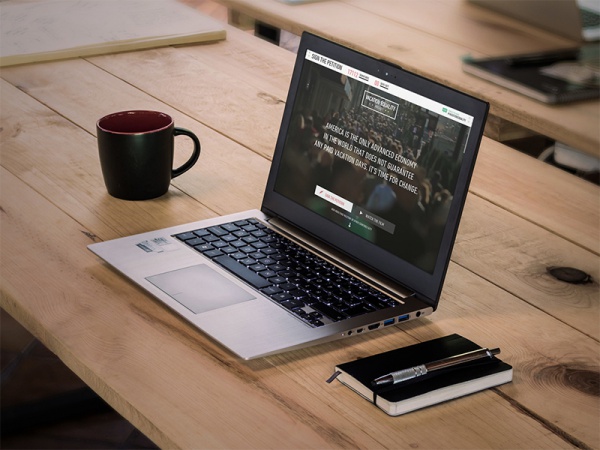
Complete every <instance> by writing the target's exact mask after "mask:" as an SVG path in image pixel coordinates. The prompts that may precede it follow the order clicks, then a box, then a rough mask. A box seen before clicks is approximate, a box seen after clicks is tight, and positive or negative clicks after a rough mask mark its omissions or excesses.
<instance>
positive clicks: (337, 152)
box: [89, 33, 488, 359]
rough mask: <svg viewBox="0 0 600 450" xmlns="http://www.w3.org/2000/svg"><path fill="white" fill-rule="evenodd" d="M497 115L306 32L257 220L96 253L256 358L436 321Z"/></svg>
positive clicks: (123, 242)
mask: <svg viewBox="0 0 600 450" xmlns="http://www.w3.org/2000/svg"><path fill="white" fill-rule="evenodd" d="M487 111H488V104H487V103H485V102H483V101H481V100H478V99H476V98H473V97H470V96H468V95H466V94H463V93H460V92H458V91H455V90H453V89H450V88H448V87H445V86H442V85H440V84H437V83H435V82H433V81H430V80H427V79H425V78H422V77H419V76H417V75H414V74H412V73H409V72H408V71H406V70H403V69H401V68H400V67H397V66H394V65H391V64H389V63H386V62H384V61H381V60H377V59H373V58H371V57H368V56H366V55H363V54H361V53H358V52H356V51H353V50H350V49H348V48H345V47H342V46H340V45H338V44H335V43H333V42H329V41H327V40H325V39H322V38H320V37H317V36H315V35H312V34H308V33H305V34H303V36H302V39H301V42H300V47H299V50H298V56H297V60H296V64H295V68H294V72H293V75H292V80H291V85H290V90H289V94H288V98H287V103H286V107H285V111H284V114H283V119H282V124H281V128H280V133H279V137H278V140H277V144H276V148H275V152H274V156H273V162H272V167H271V170H270V173H269V178H268V181H267V185H266V188H265V193H264V198H263V202H262V206H261V209H260V210H252V211H246V212H241V213H238V214H234V215H230V216H225V217H216V218H213V219H209V220H203V221H200V222H196V223H190V224H186V225H180V226H176V227H172V228H166V229H162V230H158V231H153V232H149V233H144V234H140V235H135V236H129V237H125V238H121V239H116V240H112V241H107V242H102V243H97V244H92V245H90V246H89V248H90V250H92V251H93V252H94V253H96V254H97V255H98V256H100V257H101V258H102V259H104V260H105V261H106V262H108V263H109V264H110V265H112V266H113V267H114V268H116V269H117V270H118V271H120V272H121V273H122V274H123V275H125V276H126V277H128V278H130V279H131V280H132V281H133V282H135V283H137V284H138V285H140V286H142V287H143V288H144V289H146V290H147V291H148V292H149V293H151V294H152V295H153V296H154V297H156V298H157V299H158V300H160V301H161V302H163V303H164V304H165V305H167V306H168V307H169V308H171V309H172V310H173V311H175V312H176V313H178V314H179V315H181V316H182V317H184V318H185V319H187V320H188V321H189V322H190V323H192V324H193V325H195V326H196V327H197V328H199V329H200V330H202V331H203V332H204V333H206V334H207V335H210V336H211V337H212V338H214V339H215V340H216V341H218V342H220V343H221V344H222V345H224V346H225V347H227V348H229V349H230V350H231V351H233V352H234V353H236V354H237V355H239V356H240V357H242V358H245V359H251V358H257V357H262V356H266V355H270V354H274V353H278V352H282V351H285V350H291V349H296V348H300V347H305V346H308V345H314V344H318V343H322V342H326V341H329V340H333V339H339V338H345V337H350V336H355V335H359V334H364V333H368V332H371V331H374V330H377V329H381V328H384V327H389V326H395V325H397V324H399V323H403V322H405V321H408V320H412V319H417V318H419V317H423V316H426V315H428V314H430V313H432V312H433V311H434V310H435V309H436V308H437V305H438V302H439V298H440V293H441V290H442V284H443V280H444V276H445V274H446V270H447V268H448V263H449V259H450V253H451V251H452V246H453V243H454V239H455V235H456V232H457V228H458V223H459V218H460V215H461V212H462V208H463V205H464V202H465V197H466V195H467V187H468V183H469V180H470V177H471V173H472V171H473V166H474V164H475V157H476V153H477V150H478V148H479V144H480V141H481V136H482V131H483V127H484V123H485V119H486V116H487ZM223 188H230V189H235V183H233V184H232V185H231V186H229V187H223Z"/></svg>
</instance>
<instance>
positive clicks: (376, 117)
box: [272, 44, 485, 279]
mask: <svg viewBox="0 0 600 450" xmlns="http://www.w3.org/2000/svg"><path fill="white" fill-rule="evenodd" d="M336 48H338V47H337V46H335V44H333V46H332V47H331V50H330V49H328V48H327V46H325V47H319V46H313V47H312V48H311V47H310V46H301V47H300V50H299V51H301V52H302V53H301V54H299V56H298V59H299V60H300V59H302V61H299V62H298V63H297V70H298V65H300V66H301V69H300V70H299V71H298V72H299V73H298V74H297V80H295V82H296V83H297V84H296V89H295V92H294V95H293V96H291V97H292V98H291V99H288V102H289V101H290V100H291V102H292V104H288V105H287V108H286V113H287V114H286V116H287V120H288V123H287V124H286V127H285V128H286V132H285V135H284V136H283V138H282V139H281V142H280V143H278V146H280V147H281V148H278V149H277V152H276V158H275V161H274V166H275V164H277V170H276V173H275V174H274V176H272V178H273V180H272V182H273V185H272V186H273V191H274V193H276V194H277V195H279V196H281V197H282V198H284V199H286V200H287V201H289V202H291V203H293V204H295V205H296V206H297V207H300V208H301V209H302V210H304V211H305V217H315V216H317V217H318V220H316V221H310V223H315V224H317V223H321V224H322V223H323V221H326V222H327V224H328V225H327V226H325V225H322V227H321V228H319V227H317V226H316V225H315V228H314V229H312V230H310V229H309V230H308V231H310V232H312V234H315V235H317V236H318V237H321V236H319V235H320V234H321V233H320V232H321V230H323V231H325V232H326V233H327V229H328V230H329V236H328V237H326V238H325V241H326V242H328V243H330V241H331V240H333V241H337V242H338V243H340V244H341V245H342V250H346V253H349V254H351V256H356V255H355V250H356V251H357V252H358V253H359V256H360V253H361V249H362V252H367V253H371V254H385V255H386V257H385V258H384V259H385V260H386V263H388V264H390V263H395V262H398V261H402V263H403V264H405V265H406V266H410V267H414V268H416V269H417V270H418V271H419V272H423V273H425V274H429V275H434V274H435V271H436V267H438V260H439V258H440V257H444V254H443V252H442V254H441V252H440V249H441V247H442V245H443V242H444V236H445V232H446V230H447V225H448V221H449V220H451V221H453V222H456V225H453V226H452V227H451V228H452V229H453V231H454V232H455V229H456V226H457V221H458V216H457V214H456V213H454V214H451V211H452V209H453V202H454V199H455V197H456V196H457V195H458V197H459V198H458V200H457V201H456V203H457V204H460V205H459V206H460V207H462V203H463V200H464V195H465V194H466V190H465V180H464V171H463V170H462V169H463V162H465V161H466V162H467V163H468V164H469V165H472V164H473V162H474V159H473V156H474V153H475V152H474V151H473V150H474V149H473V145H472V143H473V142H476V143H478V142H479V139H480V135H481V129H477V130H476V133H477V134H478V136H476V137H475V139H470V136H471V133H472V128H473V125H474V123H475V122H477V124H478V126H479V128H480V127H481V118H479V119H480V120H479V121H475V120H474V119H475V118H474V116H473V114H474V113H473V111H469V110H462V109H460V108H457V107H456V105H455V104H452V102H448V101H445V99H444V95H440V89H439V87H438V86H439V85H437V86H436V89H431V93H432V94H434V95H433V96H430V95H426V94H427V93H428V92H429V91H428V90H427V89H425V90H423V86H421V85H422V84H423V83H425V85H427V84H431V85H434V83H433V82H429V81H425V80H423V79H422V78H419V79H418V82H419V83H417V86H418V87H419V88H420V89H418V90H415V89H411V87H410V83H404V82H403V81H404V80H405V79H406V76H407V73H406V72H405V71H402V70H401V69H399V68H397V67H392V66H386V65H385V64H383V63H382V62H380V61H376V62H375V63H374V62H373V60H371V59H370V58H368V57H366V56H364V55H361V56H362V58H364V60H365V61H368V62H370V64H364V63H363V62H362V58H361V57H360V56H358V57H357V56H354V55H353V56H354V58H345V57H344V53H345V52H340V53H337V54H336V51H335V49H336ZM328 50H329V51H328ZM346 50H347V49H346ZM392 72H394V73H392ZM410 76H412V75H409V77H410ZM293 84H294V82H293ZM442 90H444V89H442ZM447 91H448V92H449V93H450V94H451V95H450V97H453V96H455V95H459V96H461V97H462V96H463V94H458V93H456V91H451V90H447ZM448 92H444V94H445V95H446V96H447V95H448ZM454 103H456V102H454ZM287 109H289V111H288V110H287ZM479 111H480V112H479V114H480V115H481V114H482V113H481V111H485V109H480V110H479ZM484 115H485V114H484ZM285 120H286V118H285V117H284V121H285ZM468 143H471V146H470V147H469V146H468V145H467V144H468ZM469 149H470V152H469V151H468V150H469ZM475 150H476V146H475ZM465 156H466V157H465ZM467 172H469V174H470V171H467ZM272 175H273V173H272ZM461 176H462V179H461ZM461 183H462V184H461ZM461 186H462V187H461ZM457 188H458V191H457ZM454 209H456V205H454ZM284 214H285V213H284ZM332 226H333V229H334V230H335V231H334V232H332ZM308 227H309V228H310V225H308ZM334 236H335V237H334ZM343 236H346V237H345V238H344V237H343ZM453 236H454V234H452V238H453ZM357 242H360V244H358V245H357V244H356V243H357ZM344 245H348V246H351V248H347V249H344V248H343V246H344ZM375 249H376V250H375ZM446 253H448V252H446ZM445 264H447V261H444V265H445ZM369 265H372V264H369ZM388 272H389V271H388ZM394 275H395V274H393V275H392V277H393V278H394V279H397V278H396V276H394ZM425 278H427V277H426V276H425Z"/></svg>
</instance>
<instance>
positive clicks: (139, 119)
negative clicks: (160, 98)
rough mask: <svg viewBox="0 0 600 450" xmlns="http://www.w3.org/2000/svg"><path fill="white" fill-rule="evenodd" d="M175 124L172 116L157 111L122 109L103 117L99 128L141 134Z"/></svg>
mask: <svg viewBox="0 0 600 450" xmlns="http://www.w3.org/2000/svg"><path fill="white" fill-rule="evenodd" d="M172 124H173V119H172V118H171V116H169V115H167V114H165V113H161V112H157V111H121V112H117V113H113V114H109V115H108V116H105V117H103V118H102V119H100V120H99V121H98V128H100V129H101V130H103V131H106V132H109V133H119V134H139V133H149V132H154V131H160V130H163V129H165V128H167V127H169V126H171V125H172Z"/></svg>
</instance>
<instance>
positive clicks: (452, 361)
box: [371, 348, 500, 387]
mask: <svg viewBox="0 0 600 450" xmlns="http://www.w3.org/2000/svg"><path fill="white" fill-rule="evenodd" d="M498 353H500V349H499V348H493V349H491V350H490V349H488V348H481V349H479V350H473V351H471V352H466V353H461V354H460V355H455V356H450V357H448V358H444V359H438V360H437V361H432V362H428V363H425V364H421V365H419V366H414V367H410V368H408V369H403V370H398V371H397V372H391V373H388V374H387V375H383V376H382V377H379V378H375V379H374V380H373V381H372V382H371V384H372V385H373V386H377V387H379V386H386V385H388V384H396V383H401V382H403V381H407V380H410V379H412V378H416V377H420V376H422V375H425V374H426V373H428V372H433V371H434V370H439V369H444V368H446V367H451V366H456V365H458V364H462V363H465V362H469V361H475V360H477V359H482V358H492V357H493V356H494V355H497V354H498Z"/></svg>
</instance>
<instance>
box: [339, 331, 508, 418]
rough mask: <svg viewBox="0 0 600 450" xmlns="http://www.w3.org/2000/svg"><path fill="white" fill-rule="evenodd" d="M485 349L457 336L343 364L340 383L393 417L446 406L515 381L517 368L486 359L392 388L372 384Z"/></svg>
mask: <svg viewBox="0 0 600 450" xmlns="http://www.w3.org/2000/svg"><path fill="white" fill-rule="evenodd" d="M480 348H481V347H480V346H479V345H477V344H475V343H474V342H472V341H470V340H468V339H465V338H464V337H462V336H460V335H458V334H452V335H450V336H446V337H443V338H439V339H434V340H431V341H427V342H422V343H419V344H415V345H411V346H408V347H403V348H399V349H396V350H391V351H389V352H385V353H379V354H377V355H373V356H369V357H366V358H362V359H358V360H356V361H351V362H347V363H344V364H340V365H338V366H337V367H336V371H338V372H340V373H339V375H338V377H337V379H338V380H339V381H341V382H342V383H343V384H345V385H346V386H348V387H350V388H351V389H352V390H354V391H355V392H357V393H358V394H360V395H362V396H363V397H364V398H366V399H367V400H369V401H370V402H372V403H374V404H375V405H377V406H378V407H379V408H381V409H382V410H383V411H385V412H386V413H387V414H389V415H391V416H399V415H401V414H405V413H407V412H410V411H414V410H416V409H420V408H424V407H426V406H430V405H434V404H436V403H441V402H444V401H447V400H451V399H454V398H457V397H462V396H464V395H467V394H471V393H473V392H477V391H481V390H483V389H487V388H489V387H492V386H497V385H500V384H504V383H508V382H510V381H511V380H512V367H511V366H510V365H509V364H506V363H505V362H503V361H501V360H500V359H498V358H497V357H492V358H483V359H480V360H477V361H474V362H469V363H464V364H461V365H457V366H454V367H449V368H446V369H441V370H436V371H433V372H429V373H427V374H426V375H423V376H420V377H418V378H414V379H412V380H408V381H404V382H401V383H397V384H393V385H390V386H385V387H379V388H373V387H372V385H371V382H372V381H373V380H374V379H375V378H377V377H380V376H383V375H386V374H388V373H390V372H394V371H398V370H401V369H407V368H410V367H414V366H418V365H420V364H425V363H428V362H432V361H437V360H439V359H443V358H448V357H450V356H455V355H459V354H462V353H466V352H469V351H472V350H477V349H480Z"/></svg>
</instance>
